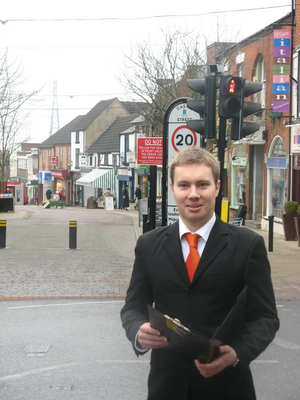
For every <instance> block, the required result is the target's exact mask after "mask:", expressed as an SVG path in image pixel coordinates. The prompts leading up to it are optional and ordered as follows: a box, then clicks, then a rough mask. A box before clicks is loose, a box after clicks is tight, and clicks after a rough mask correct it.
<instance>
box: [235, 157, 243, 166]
mask: <svg viewBox="0 0 300 400" xmlns="http://www.w3.org/2000/svg"><path fill="white" fill-rule="evenodd" d="M232 165H234V166H238V167H246V157H237V158H235V159H232Z"/></svg>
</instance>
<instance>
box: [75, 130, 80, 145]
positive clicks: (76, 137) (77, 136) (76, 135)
mask: <svg viewBox="0 0 300 400" xmlns="http://www.w3.org/2000/svg"><path fill="white" fill-rule="evenodd" d="M75 143H80V140H79V131H76V132H75Z"/></svg>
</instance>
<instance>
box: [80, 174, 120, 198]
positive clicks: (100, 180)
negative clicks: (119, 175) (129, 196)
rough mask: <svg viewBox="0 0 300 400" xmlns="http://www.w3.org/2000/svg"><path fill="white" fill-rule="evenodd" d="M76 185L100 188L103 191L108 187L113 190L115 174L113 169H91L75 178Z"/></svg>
mask: <svg viewBox="0 0 300 400" xmlns="http://www.w3.org/2000/svg"><path fill="white" fill-rule="evenodd" d="M76 185H84V186H93V187H94V188H102V189H103V192H104V191H105V190H106V189H107V188H108V187H109V188H110V190H111V191H112V192H113V193H114V192H115V174H114V170H113V169H93V170H92V171H91V172H89V173H88V174H86V175H84V176H82V177H81V178H79V179H77V181H76Z"/></svg>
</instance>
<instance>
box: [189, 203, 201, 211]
mask: <svg viewBox="0 0 300 400" xmlns="http://www.w3.org/2000/svg"><path fill="white" fill-rule="evenodd" d="M187 207H188V208H190V209H194V210H197V209H199V208H200V207H201V204H188V205H187Z"/></svg>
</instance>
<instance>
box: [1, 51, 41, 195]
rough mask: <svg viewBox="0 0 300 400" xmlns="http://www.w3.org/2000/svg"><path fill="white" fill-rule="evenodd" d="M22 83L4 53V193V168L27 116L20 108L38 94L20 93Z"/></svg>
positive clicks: (18, 138) (2, 172)
mask: <svg viewBox="0 0 300 400" xmlns="http://www.w3.org/2000/svg"><path fill="white" fill-rule="evenodd" d="M24 83H25V81H24V79H23V78H22V74H21V69H20V66H16V65H15V63H12V64H10V63H9V61H8V52H7V51H6V52H5V53H4V54H3V56H2V57H1V58H0V174H1V192H3V191H4V182H5V180H6V177H5V169H6V166H8V165H9V158H10V155H11V154H12V153H13V152H14V151H15V150H16V148H17V147H18V146H19V145H20V144H21V140H20V129H21V127H22V126H23V124H24V122H25V120H26V118H27V116H28V114H25V113H24V112H23V111H22V107H23V105H24V104H25V103H26V102H28V101H29V100H30V99H31V98H32V96H34V95H36V94H37V93H38V90H34V91H32V92H30V93H27V92H24V91H22V90H21V88H22V86H23V85H24ZM23 141H24V140H23Z"/></svg>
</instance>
